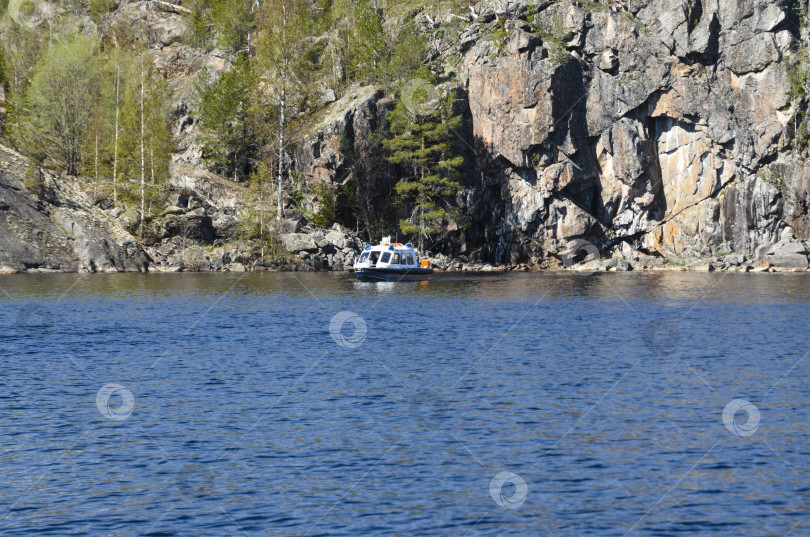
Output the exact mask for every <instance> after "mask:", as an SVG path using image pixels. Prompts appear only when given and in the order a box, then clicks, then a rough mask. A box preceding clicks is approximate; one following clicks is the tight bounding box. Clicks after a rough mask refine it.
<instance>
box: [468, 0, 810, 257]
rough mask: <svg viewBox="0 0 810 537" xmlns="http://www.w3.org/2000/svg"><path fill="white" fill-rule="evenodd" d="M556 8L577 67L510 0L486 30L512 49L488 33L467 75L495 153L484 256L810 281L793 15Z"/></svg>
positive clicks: (654, 2)
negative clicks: (588, 254) (730, 262)
mask: <svg viewBox="0 0 810 537" xmlns="http://www.w3.org/2000/svg"><path fill="white" fill-rule="evenodd" d="M546 4H548V7H546V8H545V10H544V11H543V16H544V17H546V18H547V19H548V20H551V21H557V24H559V25H561V27H560V28H558V29H557V31H558V32H559V35H565V38H564V39H565V40H566V41H565V49H566V51H567V54H566V55H565V57H564V59H563V61H560V59H559V57H557V58H555V57H554V55H550V54H549V50H548V46H546V47H544V42H543V39H542V38H539V37H537V36H536V35H534V34H532V33H530V31H529V30H530V29H529V28H527V27H526V25H525V24H523V23H522V22H521V21H520V15H521V14H522V12H523V10H525V9H526V5H525V4H523V3H520V2H496V3H492V4H488V6H487V8H486V9H485V10H484V11H483V13H482V14H481V17H482V18H484V19H485V20H486V19H494V18H497V17H506V18H508V19H509V20H510V24H512V26H511V29H510V32H509V37H508V43H507V44H506V47H505V51H504V52H502V53H499V52H498V51H497V50H496V49H495V45H494V44H493V42H492V40H490V39H487V38H486V33H485V32H480V31H479V37H478V39H476V40H475V41H474V43H473V44H472V45H471V46H470V47H469V49H468V50H467V51H466V52H464V54H463V61H462V63H461V65H460V67H459V74H460V77H461V79H462V81H463V86H464V89H465V90H466V92H467V96H468V103H469V113H470V117H471V124H472V128H471V133H470V135H471V138H472V140H473V143H474V147H481V148H483V149H484V152H483V153H478V154H476V157H477V158H476V160H477V163H478V164H479V166H478V169H477V170H476V171H477V172H479V173H480V183H479V184H478V185H475V186H473V187H472V192H471V195H470V196H469V199H471V200H472V203H471V204H469V205H468V214H469V215H470V217H471V218H472V219H473V221H475V222H482V221H489V222H488V224H487V225H483V226H477V225H476V226H473V229H475V230H476V231H478V232H479V233H482V234H483V236H482V237H478V238H479V241H480V242H481V243H482V247H483V249H484V252H483V254H482V255H484V256H488V257H490V258H491V259H492V260H494V261H496V262H501V263H515V262H518V261H520V260H525V259H527V258H532V257H534V258H537V259H542V258H544V257H548V255H549V254H557V253H559V252H561V251H562V250H563V249H564V248H566V246H567V243H568V242H569V241H571V240H572V239H577V238H582V239H585V240H588V241H590V242H592V243H593V244H595V245H596V246H597V247H599V248H600V250H601V251H602V252H603V255H605V256H608V257H611V256H616V257H627V258H632V257H634V256H636V255H637V252H639V251H641V252H644V253H648V254H656V255H660V256H663V257H665V258H667V259H669V260H678V259H694V258H711V257H717V256H722V255H723V254H732V253H733V254H741V255H743V256H745V257H747V258H749V259H751V260H754V261H759V262H762V261H763V259H764V258H766V257H767V258H768V259H769V260H770V263H773V264H776V265H782V266H787V267H797V268H807V258H806V255H805V254H806V253H807V245H806V243H804V242H802V240H806V239H808V238H810V235H808V231H810V230H808V215H807V207H808V203H810V196H808V174H809V173H810V168H808V166H807V165H806V164H805V161H804V157H805V156H806V155H803V154H802V153H801V152H800V151H797V150H796V149H795V147H794V144H793V142H794V134H795V133H794V132H793V127H794V118H795V117H796V116H797V114H798V113H799V109H798V103H791V102H790V101H789V100H788V97H787V95H788V89H789V81H788V79H787V76H786V69H785V57H786V55H788V54H790V52H791V51H792V50H793V49H794V48H795V47H796V45H797V44H798V42H799V40H800V39H802V38H803V35H802V33H804V30H803V29H802V28H800V25H799V20H798V17H797V14H796V12H795V10H794V8H793V6H792V3H791V2H788V1H778V0H777V1H763V0H749V1H737V2H719V1H717V0H714V1H712V0H708V1H707V0H694V1H690V2H671V1H665V0H648V1H645V0H633V1H632V2H630V3H629V5H630V11H629V12H628V11H627V10H626V6H627V5H628V4H627V3H626V2H624V3H622V4H621V5H619V4H615V5H612V6H611V7H609V8H606V9H604V8H603V7H602V6H601V5H597V4H596V3H592V4H589V3H587V2H579V3H577V2H572V1H568V2H555V3H553V4H552V3H551V2H546ZM546 45H547V44H546ZM492 215H495V218H494V219H492ZM765 262H768V261H767V260H766V261H765Z"/></svg>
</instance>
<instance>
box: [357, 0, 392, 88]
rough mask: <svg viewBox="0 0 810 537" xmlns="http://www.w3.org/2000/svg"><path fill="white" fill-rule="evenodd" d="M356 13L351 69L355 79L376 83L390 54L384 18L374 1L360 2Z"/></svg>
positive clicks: (361, 0)
mask: <svg viewBox="0 0 810 537" xmlns="http://www.w3.org/2000/svg"><path fill="white" fill-rule="evenodd" d="M354 11H355V17H354V19H355V25H354V34H353V36H352V37H353V39H352V42H351V50H350V54H351V65H350V67H351V70H352V73H353V77H354V78H355V79H359V80H362V81H366V82H367V81H374V80H376V79H377V78H379V76H380V74H381V71H382V68H383V65H384V63H385V60H386V55H387V52H388V50H387V44H386V40H385V32H384V31H383V25H382V17H381V14H380V12H379V11H378V10H377V9H375V6H374V3H373V2H372V0H359V1H358V2H357V4H356V5H355V7H354Z"/></svg>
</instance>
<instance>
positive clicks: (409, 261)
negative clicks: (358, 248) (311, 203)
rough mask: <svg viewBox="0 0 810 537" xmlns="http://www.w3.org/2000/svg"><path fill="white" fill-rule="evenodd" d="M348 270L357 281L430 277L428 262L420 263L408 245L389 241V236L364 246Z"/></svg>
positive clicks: (406, 279)
mask: <svg viewBox="0 0 810 537" xmlns="http://www.w3.org/2000/svg"><path fill="white" fill-rule="evenodd" d="M348 270H349V272H353V273H355V274H357V277H358V278H359V279H360V280H380V281H387V282H390V281H394V282H399V281H425V280H427V279H428V276H430V275H431V274H433V269H432V268H431V267H430V260H429V259H423V260H421V261H420V259H419V255H418V254H417V253H416V250H415V249H414V248H413V246H411V245H410V243H407V244H400V243H398V242H391V237H383V240H382V242H380V244H378V245H376V246H372V245H371V244H367V245H366V247H365V248H364V249H363V251H362V252H361V254H360V257H358V258H357V259H356V261H355V263H354V266H353V267H352V268H350V269H348Z"/></svg>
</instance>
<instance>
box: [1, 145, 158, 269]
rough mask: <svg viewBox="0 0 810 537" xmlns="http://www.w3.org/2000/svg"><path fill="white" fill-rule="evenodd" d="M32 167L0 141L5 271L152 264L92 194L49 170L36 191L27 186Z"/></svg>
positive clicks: (2, 264) (132, 238)
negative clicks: (56, 176) (91, 196)
mask: <svg viewBox="0 0 810 537" xmlns="http://www.w3.org/2000/svg"><path fill="white" fill-rule="evenodd" d="M28 169H29V164H28V161H27V160H26V159H25V158H24V157H23V156H22V155H20V154H19V153H17V152H15V151H13V150H11V149H8V148H6V147H3V146H0V273H14V272H20V271H26V272H48V271H71V272H73V271H79V272H97V271H99V272H120V271H144V270H146V269H147V266H148V258H147V256H146V255H145V253H144V252H143V250H142V248H141V247H140V245H139V244H138V242H137V241H136V240H135V238H134V237H132V236H131V235H130V234H129V233H127V232H126V231H125V230H124V228H123V227H121V226H120V225H119V224H118V223H116V222H115V220H114V219H112V218H110V217H109V216H107V215H106V214H104V213H103V212H102V211H101V210H99V209H97V208H95V207H93V205H92V203H91V202H90V200H89V198H88V197H87V196H85V195H84V194H82V193H81V192H80V191H78V190H77V189H75V188H72V187H71V186H70V185H69V184H68V182H67V181H65V180H64V179H61V178H60V179H59V180H55V178H54V177H53V176H52V175H51V174H50V173H47V172H45V171H43V172H42V176H41V179H40V180H39V181H38V182H39V183H40V184H39V185H38V186H37V188H36V189H35V190H36V191H37V193H36V194H35V193H34V192H32V191H31V189H29V188H27V187H26V185H25V178H26V173H27V172H28ZM35 173H36V172H35ZM29 175H30V174H29ZM37 179H39V178H37Z"/></svg>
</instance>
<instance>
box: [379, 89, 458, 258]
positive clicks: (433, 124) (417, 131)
mask: <svg viewBox="0 0 810 537" xmlns="http://www.w3.org/2000/svg"><path fill="white" fill-rule="evenodd" d="M407 104H409V103H406V102H404V101H403V99H402V97H400V99H399V100H398V102H397V104H396V107H395V108H394V110H393V111H392V112H391V113H390V114H389V116H388V118H389V121H390V122H391V134H392V135H393V137H392V138H390V139H388V140H385V141H384V142H383V144H384V146H385V148H386V149H388V151H389V152H390V153H391V154H390V155H389V157H388V161H389V162H391V163H392V164H397V165H399V166H401V167H402V168H403V169H404V170H405V173H406V175H405V176H404V177H402V178H401V180H400V181H399V182H398V183H397V185H396V191H397V193H398V194H399V196H400V197H401V199H402V200H403V202H404V203H405V204H406V205H407V206H409V207H410V208H411V209H412V211H411V215H410V217H409V218H407V219H403V220H401V221H400V223H399V224H400V229H401V230H402V232H403V233H405V234H406V235H418V237H419V248H420V250H423V239H425V238H428V237H429V235H430V234H431V233H436V232H438V231H439V230H440V226H441V223H442V221H443V220H445V219H447V218H448V216H449V212H448V209H450V208H451V205H450V204H449V203H448V202H447V200H446V198H447V197H448V196H451V195H453V194H455V193H456V192H458V191H459V190H460V188H461V186H460V185H459V183H458V179H459V177H460V173H461V167H462V166H463V164H464V158H463V157H462V156H460V155H457V154H456V152H455V150H456V145H457V141H456V136H455V133H456V132H458V131H459V129H460V128H461V116H460V115H453V114H452V113H451V103H450V102H448V101H447V100H444V101H443V102H442V103H441V105H440V106H438V107H437V109H436V110H433V111H430V110H423V111H422V112H421V113H417V112H415V111H413V110H412V109H413V108H415V107H413V106H410V108H411V109H409V106H407Z"/></svg>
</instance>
